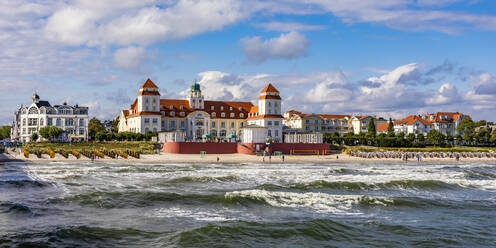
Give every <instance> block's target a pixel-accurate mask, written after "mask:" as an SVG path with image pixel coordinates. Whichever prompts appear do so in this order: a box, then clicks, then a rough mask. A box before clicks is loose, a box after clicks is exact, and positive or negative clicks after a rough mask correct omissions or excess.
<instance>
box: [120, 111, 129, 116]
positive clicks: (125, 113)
mask: <svg viewBox="0 0 496 248" xmlns="http://www.w3.org/2000/svg"><path fill="white" fill-rule="evenodd" d="M122 113H123V114H124V117H128V116H129V110H126V109H125V110H122Z"/></svg>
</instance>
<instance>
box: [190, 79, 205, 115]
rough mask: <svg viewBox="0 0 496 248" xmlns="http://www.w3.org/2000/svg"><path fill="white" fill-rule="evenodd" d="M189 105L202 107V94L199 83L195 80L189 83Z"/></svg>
mask: <svg viewBox="0 0 496 248" xmlns="http://www.w3.org/2000/svg"><path fill="white" fill-rule="evenodd" d="M188 101H189V106H190V107H191V108H192V109H204V106H205V104H204V101H203V96H202V94H201V88H200V84H199V83H197V82H195V83H194V84H193V85H191V92H190V94H189V96H188Z"/></svg>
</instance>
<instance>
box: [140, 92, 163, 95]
mask: <svg viewBox="0 0 496 248" xmlns="http://www.w3.org/2000/svg"><path fill="white" fill-rule="evenodd" d="M142 95H147V96H160V93H159V92H158V91H140V92H139V93H138V96H142Z"/></svg>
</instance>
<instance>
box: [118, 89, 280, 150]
mask: <svg viewBox="0 0 496 248" xmlns="http://www.w3.org/2000/svg"><path fill="white" fill-rule="evenodd" d="M258 104H259V107H256V106H254V105H253V104H252V103H251V102H232V101H209V100H205V99H204V97H203V95H202V92H201V88H200V85H199V84H198V83H194V84H193V85H192V86H191V90H190V94H189V95H188V97H187V99H160V92H159V88H158V86H157V85H155V83H153V82H152V81H151V80H150V79H148V80H146V82H144V83H143V84H142V85H141V86H140V88H139V92H138V96H137V98H136V100H135V101H134V102H133V104H131V107H130V109H126V110H123V111H122V112H121V114H120V121H119V132H135V133H146V132H148V131H152V132H178V131H179V132H184V134H185V139H186V140H199V139H202V138H203V137H206V136H209V137H212V138H214V139H217V140H228V139H231V140H232V139H234V138H238V137H243V134H242V133H243V130H244V127H246V126H247V125H250V126H251V127H254V125H257V126H259V127H262V130H263V132H264V135H265V136H267V137H271V138H272V139H273V141H275V142H276V141H282V115H281V97H280V96H279V92H278V91H277V89H275V88H274V86H272V85H271V84H268V85H267V87H265V88H264V89H263V90H262V91H261V92H260V97H259V99H258ZM250 130H252V129H250ZM259 131H260V130H259ZM248 132H249V131H248ZM255 136H256V137H257V139H259V135H258V134H257V135H255ZM255 136H252V137H255Z"/></svg>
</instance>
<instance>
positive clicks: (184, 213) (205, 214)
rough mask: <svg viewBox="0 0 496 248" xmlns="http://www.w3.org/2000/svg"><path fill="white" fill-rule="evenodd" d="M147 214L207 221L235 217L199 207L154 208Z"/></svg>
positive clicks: (227, 219)
mask: <svg viewBox="0 0 496 248" xmlns="http://www.w3.org/2000/svg"><path fill="white" fill-rule="evenodd" d="M228 215H231V216H228ZM149 216H150V217H156V218H192V219H195V220H197V221H207V222H214V221H215V222H217V221H231V220H236V218H234V217H232V214H228V213H219V212H213V211H205V210H201V209H185V208H179V207H170V208H159V209H155V210H154V211H153V213H151V214H150V215H149Z"/></svg>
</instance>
